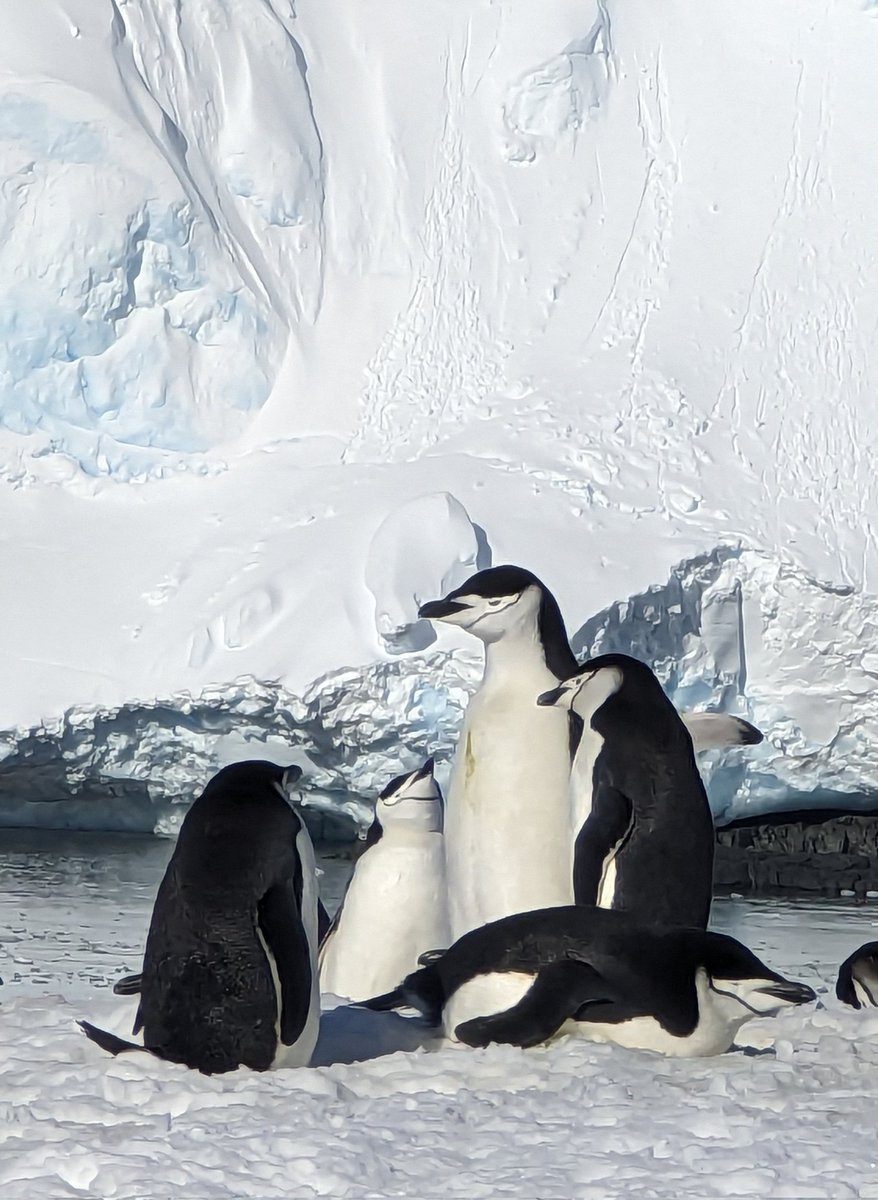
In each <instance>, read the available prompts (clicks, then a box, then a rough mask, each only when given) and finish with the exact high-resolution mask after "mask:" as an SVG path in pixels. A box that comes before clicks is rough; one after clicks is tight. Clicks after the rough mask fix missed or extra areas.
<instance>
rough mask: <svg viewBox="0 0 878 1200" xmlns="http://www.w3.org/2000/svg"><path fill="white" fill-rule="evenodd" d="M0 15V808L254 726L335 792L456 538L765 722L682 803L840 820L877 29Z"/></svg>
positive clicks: (380, 708) (465, 14)
mask: <svg viewBox="0 0 878 1200" xmlns="http://www.w3.org/2000/svg"><path fill="white" fill-rule="evenodd" d="M0 21H2V28H3V31H4V38H3V41H2V45H0V227H2V230H3V237H2V239H0V270H2V275H3V279H4V283H5V285H6V286H5V287H4V289H3V294H2V296H0V333H2V336H0V525H2V529H3V570H2V571H0V603H2V612H3V614H4V619H3V621H2V623H0V685H2V686H0V731H2V742H0V745H2V747H3V749H2V751H0V753H2V755H3V757H2V759H0V788H2V794H3V797H4V799H3V804H2V806H0V807H3V806H5V809H4V811H5V812H6V813H7V816H8V817H9V819H19V818H18V817H15V816H14V813H13V809H14V806H15V805H16V804H24V805H26V806H27V805H30V808H28V810H27V811H28V813H30V812H31V810H32V809H33V808H34V806H35V805H36V804H37V803H38V800H37V798H38V797H39V798H42V799H40V800H39V802H40V803H42V802H45V801H46V800H48V799H49V798H51V799H54V800H58V801H59V802H60V801H62V800H64V798H65V797H69V795H70V791H71V789H74V790H75V789H80V792H81V791H82V789H83V788H84V789H86V790H88V789H89V788H97V793H100V794H104V793H105V792H106V794H107V795H112V794H113V793H112V789H110V790H109V791H107V789H108V788H110V782H112V786H113V787H115V788H116V789H117V791H118V792H119V795H120V797H123V796H124V797H127V801H125V800H123V799H120V801H119V805H120V806H121V805H122V804H123V803H126V802H128V801H131V802H132V803H133V801H132V797H134V796H136V795H139V796H141V799H142V802H143V805H144V806H145V807H144V808H143V809H142V813H143V814H146V815H145V816H144V817H143V819H144V820H146V821H147V822H148V820H149V819H150V818H149V814H150V813H152V814H153V815H154V814H155V813H156V812H158V811H159V810H160V811H161V813H165V807H163V806H167V804H168V803H170V802H171V801H173V799H174V797H176V796H181V795H184V794H187V789H188V794H191V792H192V789H194V788H196V787H197V785H198V784H199V783H201V782H203V775H204V772H205V771H209V770H210V769H212V767H213V766H214V765H216V763H217V762H219V761H220V760H221V759H222V757H223V755H224V754H225V753H226V752H227V751H229V752H231V751H230V750H229V747H230V746H233V743H234V738H235V737H237V738H238V742H237V743H234V745H236V746H237V751H238V752H245V751H246V745H247V744H249V743H247V742H246V739H247V738H248V737H251V736H252V737H253V738H255V739H256V741H257V742H258V741H259V739H260V738H264V737H265V736H269V734H270V737H272V738H275V739H280V742H279V743H278V751H280V749H282V748H284V747H286V746H292V747H295V748H297V752H298V751H302V752H303V753H304V752H305V751H307V753H308V755H309V756H310V758H311V759H312V760H313V761H314V763H315V770H314V784H313V786H314V788H315V790H316V789H324V791H325V789H327V788H328V789H329V791H330V792H332V793H333V794H340V791H341V789H342V788H352V789H353V791H354V793H356V794H357V795H363V794H367V793H368V790H369V788H370V787H371V786H372V782H373V781H374V780H375V778H377V775H379V774H380V773H381V771H382V770H383V769H384V768H385V767H386V768H387V770H388V771H389V770H392V769H393V767H394V766H395V765H396V763H397V762H407V761H411V759H412V758H413V757H416V755H417V754H419V753H421V751H422V749H424V748H426V747H427V743H428V742H430V741H435V742H436V744H437V746H438V748H439V749H440V752H443V748H447V746H448V745H449V744H450V742H449V739H450V738H451V737H452V736H453V727H454V718H455V714H456V713H457V712H458V711H459V696H457V693H456V692H455V691H454V689H452V692H453V694H454V695H455V696H457V699H454V700H453V702H450V707H449V708H448V709H447V710H446V709H445V708H442V712H443V713H444V714H445V716H444V717H442V719H441V720H440V717H439V715H437V714H436V713H433V716H432V717H431V718H430V717H425V718H423V719H422V718H418V719H417V720H415V719H414V718H412V717H411V715H410V709H411V705H410V701H411V697H412V696H413V695H415V694H417V693H418V689H419V688H420V689H421V690H422V691H423V689H425V688H426V689H428V690H429V691H430V694H431V695H434V696H437V697H443V696H446V690H447V689H446V687H445V683H444V682H443V681H444V680H445V678H446V674H445V673H446V672H447V670H449V669H450V668H449V666H448V664H449V663H450V662H452V661H454V660H456V659H457V658H458V657H459V655H460V653H461V652H462V651H464V650H466V642H465V640H463V639H461V638H457V640H455V635H454V634H451V633H446V632H443V633H441V634H440V636H439V639H438V640H437V641H435V642H433V641H432V640H431V639H432V636H433V631H432V630H430V629H429V628H428V627H425V626H423V624H422V623H419V622H417V619H416V608H417V601H418V600H419V599H421V600H422V599H426V598H429V597H428V596H426V595H425V594H424V593H425V592H426V591H428V590H429V589H430V588H434V589H435V590H436V592H437V594H438V592H440V591H441V590H443V588H444V586H445V585H446V584H448V585H451V584H452V583H453V582H458V581H459V579H460V578H461V577H462V575H463V574H465V573H466V572H467V571H468V570H469V569H470V568H473V567H475V566H478V565H484V564H485V563H486V562H487V561H494V562H503V561H513V562H520V563H522V564H524V565H527V566H529V567H530V568H531V569H533V570H535V571H537V573H539V574H540V575H542V576H543V577H544V578H545V579H546V581H547V582H548V583H549V584H550V586H552V587H553V589H554V590H555V591H556V593H557V595H558V598H559V600H560V602H561V604H562V608H563V610H564V612H565V615H566V617H567V619H568V622H569V624H570V626H571V628H572V629H574V630H578V631H579V633H578V639H577V644H578V647H579V648H580V649H581V650H583V651H585V650H587V649H590V648H598V647H604V648H606V647H608V646H610V645H612V646H615V647H617V648H623V649H624V648H628V649H633V650H634V652H635V653H642V654H643V655H644V656H646V657H648V658H649V659H650V660H651V661H655V662H656V664H657V666H658V669H659V670H660V672H661V673H662V676H663V678H664V679H665V681H666V683H667V685H668V687H669V689H670V690H671V692H672V694H674V696H675V698H676V699H677V700H678V702H679V703H680V704H681V705H687V706H689V705H692V704H699V705H704V706H718V705H723V706H725V707H729V708H732V709H733V710H734V711H738V712H742V713H745V714H748V715H749V716H750V717H751V718H752V719H753V720H755V721H757V723H759V724H760V726H762V727H763V728H764V729H765V730H766V732H767V734H768V740H767V742H766V744H765V745H764V746H763V747H761V748H760V749H759V750H758V751H756V753H755V754H754V755H753V756H752V757H751V758H750V759H748V760H747V765H746V769H745V767H744V766H743V760H740V761H737V760H736V763H735V764H732V765H731V766H729V765H728V764H727V765H726V767H725V768H724V769H723V770H722V771H718V772H716V773H715V774H714V777H713V780H712V792H713V801H714V804H715V805H716V807H717V810H718V812H721V813H726V814H729V813H735V812H739V811H741V810H746V811H748V812H749V811H752V810H758V809H759V807H760V806H763V807H776V806H777V805H786V804H791V805H794V806H801V804H802V803H806V802H807V803H811V802H813V803H818V802H819V803H820V804H821V805H823V804H825V803H826V802H827V801H828V802H831V803H839V804H845V805H846V804H849V803H850V804H856V803H858V802H860V801H859V800H858V797H859V798H860V799H865V800H866V801H870V800H874V798H875V795H876V791H878V785H876V772H875V763H876V757H878V742H876V738H878V734H876V733H875V730H876V729H878V724H876V721H875V716H876V713H878V703H876V701H875V700H874V698H873V696H874V687H873V684H874V682H875V672H874V667H875V663H874V662H873V661H872V660H873V658H874V657H875V653H874V647H873V642H874V629H875V611H874V610H875V598H874V597H875V592H876V567H878V554H876V538H875V513H876V511H878V509H876V483H875V474H874V471H873V469H872V462H873V460H874V457H875V452H876V448H878V447H876V441H878V426H876V423H875V421H874V420H873V417H872V411H873V408H874V395H875V392H876V383H878V377H876V370H878V369H876V367H875V365H874V361H873V359H872V357H871V356H870V354H869V349H870V345H871V342H872V341H873V340H874V339H873V337H872V333H873V331H874V329H875V327H876V325H878V295H876V292H875V289H874V287H873V286H872V280H873V278H874V276H875V273H876V265H878V264H876V260H878V230H876V227H875V223H874V221H873V220H872V215H871V214H872V207H873V206H872V193H873V190H874V186H873V182H874V179H875V178H876V177H878V143H876V141H875V139H874V138H873V137H871V136H870V133H869V125H868V122H867V121H864V119H863V114H864V113H868V112H872V111H874V110H875V108H876V105H878V75H876V73H875V71H874V63H875V61H876V54H878V18H876V15H875V9H874V6H871V5H864V4H862V3H860V0H840V3H838V4H837V5H834V6H831V7H827V6H825V5H822V4H818V3H816V0H796V2H793V0H780V2H779V3H777V4H775V5H772V6H771V7H770V8H766V6H765V5H763V4H761V3H759V0H735V2H734V3H733V2H732V0H717V2H716V3H714V4H712V5H710V6H693V5H691V4H688V3H685V2H684V0H669V2H668V3H666V4H664V5H655V4H653V3H650V2H649V0H625V2H624V3H623V2H622V0H597V2H593V3H584V4H576V5H573V4H571V3H569V0H540V2H539V4H536V3H533V4H528V3H522V4H519V5H498V4H496V3H492V2H491V0H467V2H466V3H462V4H457V5H448V4H445V3H440V0H425V2H424V3H423V4H419V5H410V4H406V3H403V0H375V3H373V4H370V5H362V4H360V3H357V2H356V0H298V2H297V3H296V4H295V5H293V4H292V3H290V2H289V0H236V2H235V3H234V4H232V3H230V2H228V0H187V3H186V4H181V3H179V0H138V2H137V3H134V2H132V0H109V2H108V3H106V4H100V5H96V4H94V3H93V2H92V0H52V2H51V3H50V2H49V0H33V3H32V4H31V5H28V6H23V5H21V4H19V3H17V0H0ZM462 662H463V660H460V663H458V665H457V666H456V667H455V668H454V669H455V670H456V671H459V672H463V675H462V678H463V676H465V677H466V679H467V680H468V685H471V684H472V680H473V679H474V677H475V676H474V674H473V671H474V670H475V668H474V667H473V666H472V664H471V663H470V664H469V665H467V666H466V669H465V670H464V666H463V665H460V664H461V663H462ZM242 679H245V680H250V681H252V682H251V683H248V684H247V685H246V687H244V692H245V693H246V694H247V695H250V690H249V689H255V691H254V692H253V695H258V696H260V697H262V696H264V695H271V696H276V697H283V699H282V701H281V700H279V699H278V700H277V705H275V702H274V701H271V703H270V704H268V701H264V703H266V704H268V708H269V709H270V711H271V713H272V714H273V715H272V716H271V717H270V719H269V718H268V717H265V718H264V719H263V718H260V719H259V720H257V721H256V722H255V724H253V723H248V720H249V718H247V714H246V712H245V708H246V705H245V706H244V708H242V701H241V700H240V695H241V694H243V693H242V692H241V688H242V687H243V685H240V684H238V683H236V682H235V681H238V680H242ZM331 681H337V684H336V683H332V682H331ZM461 686H463V685H461ZM345 687H351V688H352V689H353V690H354V692H355V693H356V695H357V697H358V699H357V700H356V702H354V701H352V702H351V703H350V704H349V705H348V704H346V702H345V700H344V688H345ZM456 687H457V684H455V688H456ZM325 688H328V689H329V692H331V693H332V694H333V695H337V702H336V703H334V705H330V706H329V708H326V707H321V706H320V705H319V704H318V705H317V707H316V708H315V709H314V712H313V713H312V712H311V708H310V705H311V704H312V702H315V701H314V697H316V696H318V695H322V694H323V689H325ZM266 689H267V691H266ZM333 689H335V690H333ZM362 689H365V691H363V690H362ZM218 697H219V699H217V698H218ZM309 698H310V699H309ZM248 703H249V702H248ZM254 703H257V707H258V705H260V704H263V700H259V701H258V702H256V701H254ZM437 703H440V702H439V701H437ZM444 703H445V701H444V700H443V701H441V703H440V708H441V705H442V704H444ZM189 704H191V705H194V708H193V710H192V711H193V712H194V713H196V714H197V715H196V716H192V714H191V713H190V714H189V717H188V718H187V719H185V720H184V719H183V718H184V717H185V716H186V711H185V710H186V706H187V705H189ZM273 706H274V707H273ZM303 706H304V707H303ZM275 708H276V709H277V711H275ZM428 708H429V706H428ZM293 712H295V713H297V714H298V716H297V717H296V719H293V718H291V717H289V716H288V714H289V713H293ZM332 713H335V714H336V715H335V716H332V715H331V714H332ZM95 714H100V716H99V717H98V716H96V715H95ZM181 714H182V715H181ZM284 714H287V715H284ZM341 714H344V719H342V716H341ZM93 718H94V721H93ZM431 720H432V722H433V723H432V725H431V723H430V722H431ZM90 730H91V732H89V731H90ZM236 731H237V732H236ZM229 738H231V739H232V742H229V741H228V739H229ZM336 741H338V742H339V743H340V747H341V748H339V746H336V745H335V742H336ZM193 746H195V747H197V750H194V749H193ZM394 747H396V749H395V750H394V749H393V748H394ZM257 748H258V747H257ZM394 755H395V761H394V762H391V759H392V758H394ZM53 757H54V765H52V760H53ZM358 763H359V764H360V765H359V766H358V765H357V764H358ZM30 768H34V769H33V770H31V769H30ZM37 768H38V769H37ZM150 772H152V775H151V777H150V778H151V782H150V784H149V786H145V787H141V784H142V783H143V782H144V780H145V779H146V778H147V776H149V775H150ZM4 781H5V782H4ZM107 781H110V782H107ZM105 783H106V787H105ZM736 785H738V786H737V790H736ZM97 793H96V794H97ZM28 796H30V797H31V799H28ZM144 797H145V798H144ZM135 807H136V806H135ZM53 809H57V805H56V806H53ZM16 811H17V810H16ZM22 811H23V810H22ZM40 811H42V810H40ZM69 811H72V810H68V812H69ZM134 811H135V808H131V809H130V812H131V813H132V814H133V813H134ZM0 819H3V815H2V812H0ZM21 819H24V818H23V817H22V818H21ZM27 819H29V820H30V819H34V820H36V819H39V818H38V816H35V817H31V816H27ZM132 819H134V818H133V816H132ZM158 819H160V820H164V819H165V817H164V816H160V817H159V818H158ZM137 820H140V818H137Z"/></svg>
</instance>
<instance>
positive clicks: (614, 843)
mask: <svg viewBox="0 0 878 1200" xmlns="http://www.w3.org/2000/svg"><path fill="white" fill-rule="evenodd" d="M633 812H634V808H633V805H632V804H631V801H630V800H629V799H628V797H627V796H626V795H625V794H624V792H620V791H619V789H618V788H614V787H612V786H611V785H610V784H608V783H606V782H605V781H604V780H599V781H598V783H597V786H596V788H595V791H594V796H593V798H592V806H591V812H590V814H589V816H588V817H587V819H586V820H585V822H584V824H583V826H582V828H581V829H580V831H579V833H578V834H577V835H576V842H575V844H574V848H573V896H574V899H575V901H576V903H577V904H597V902H598V895H599V892H600V887H601V879H602V878H603V874H604V863H605V862H606V860H607V857H608V855H610V854H612V852H613V848H614V847H616V848H618V847H619V845H620V843H621V842H622V841H623V840H624V838H625V836H626V834H627V832H628V830H629V829H630V828H631V818H632V814H633Z"/></svg>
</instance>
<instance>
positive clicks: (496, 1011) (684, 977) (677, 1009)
mask: <svg viewBox="0 0 878 1200" xmlns="http://www.w3.org/2000/svg"><path fill="white" fill-rule="evenodd" d="M431 957H432V956H431ZM467 993H468V995H467ZM496 996H501V997H503V1000H502V1003H501V1005H500V1006H499V1007H497V1006H495V1005H494V1004H493V1003H491V999H492V998H493V997H496ZM814 999H815V995H814V992H813V991H812V989H811V988H809V987H808V986H806V985H805V984H801V983H793V982H791V981H790V980H787V979H784V978H783V976H781V975H778V974H777V973H776V972H775V971H772V970H770V968H768V967H766V966H765V964H764V963H762V962H760V960H759V959H758V958H757V957H756V955H755V954H753V953H752V951H750V950H748V949H747V947H746V946H743V945H741V943H740V942H738V941H736V940H735V939H734V938H731V937H728V936H727V935H726V934H722V933H708V932H706V931H704V930H700V929H657V928H654V927H649V926H644V925H639V924H638V923H637V922H635V921H634V920H633V919H632V918H631V917H630V916H629V915H628V914H627V913H623V912H611V911H608V910H605V909H599V908H586V907H582V906H579V905H570V906H567V907H561V908H548V909H543V910H540V911H537V912H525V913H515V914H514V915H512V916H509V917H504V918H503V919H502V920H500V921H494V922H492V923H491V924H490V925H486V926H483V927H482V928H481V929H475V930H472V931H471V932H470V933H467V934H465V935H464V937H462V938H460V939H459V941H457V942H455V944H454V945H453V946H452V947H451V948H450V949H449V950H447V951H446V952H445V953H444V954H443V955H440V956H438V957H436V958H434V959H433V960H432V961H430V962H429V963H428V965H426V966H424V967H422V968H421V970H419V971H415V972H414V973H413V974H411V975H409V976H408V977H407V978H406V979H405V980H404V981H403V982H402V983H401V984H400V985H399V987H397V988H395V989H394V990H393V991H391V992H389V993H387V994H385V995H383V996H377V997H375V998H373V999H372V1000H370V1001H368V1002H367V1004H366V1007H368V1008H370V1009H374V1010H377V1011H386V1010H389V1009H396V1008H403V1007H412V1008H416V1009H417V1010H418V1011H419V1012H420V1013H421V1014H422V1015H423V1016H424V1017H425V1018H426V1020H427V1021H428V1022H429V1023H430V1024H432V1025H439V1024H440V1023H441V1024H442V1025H443V1026H444V1029H445V1033H446V1036H449V1037H453V1038H455V1039H456V1040H457V1041H461V1042H465V1043H466V1044H467V1045H469V1046H486V1045H488V1044H489V1043H491V1042H501V1043H507V1044H510V1045H513V1046H525V1047H526V1046H535V1045H537V1044H538V1043H540V1042H545V1041H547V1040H549V1039H550V1038H552V1037H554V1036H555V1035H556V1034H559V1033H576V1034H577V1035H578V1036H580V1037H583V1038H587V1039H589V1040H591V1041H599V1042H614V1043H616V1044H617V1045H620V1046H626V1047H629V1048H631V1049H638V1050H653V1051H657V1052H659V1053H662V1054H667V1055H674V1056H678V1057H692V1056H696V1055H710V1054H721V1053H722V1052H723V1051H725V1050H728V1048H729V1047H730V1046H731V1044H732V1042H733V1040H734V1038H735V1035H736V1033H737V1032H738V1030H739V1029H740V1027H741V1026H742V1025H743V1024H744V1022H745V1021H749V1020H750V1019H751V1018H752V1017H764V1016H772V1015H774V1014H775V1013H777V1012H779V1011H780V1010H781V1009H783V1008H787V1007H790V1006H792V1005H797V1004H806V1003H808V1002H809V1001H811V1000H814ZM461 1010H462V1011H464V1012H472V1011H475V1012H477V1013H478V1016H477V1017H475V1018H474V1019H469V1020H467V1021H465V1022H463V1023H460V1022H459V1020H458V1019H457V1016H456V1014H457V1012H459V1011H461Z"/></svg>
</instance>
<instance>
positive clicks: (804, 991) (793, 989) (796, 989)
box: [759, 979, 817, 1004]
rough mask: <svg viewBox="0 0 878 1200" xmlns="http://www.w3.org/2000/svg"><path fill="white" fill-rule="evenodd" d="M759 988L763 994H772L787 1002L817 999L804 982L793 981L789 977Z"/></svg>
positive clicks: (806, 1001)
mask: <svg viewBox="0 0 878 1200" xmlns="http://www.w3.org/2000/svg"><path fill="white" fill-rule="evenodd" d="M759 990H760V992H762V994H763V995H765V996H772V997H773V998H774V999H776V1000H784V1001H785V1002H786V1003H787V1004H810V1003H811V1001H812V1000H816V999H817V995H816V993H815V992H814V990H813V988H809V987H808V985H807V984H806V983H793V982H792V981H791V980H789V979H782V980H781V981H780V982H779V983H770V984H768V986H767V987H763V988H760V989H759Z"/></svg>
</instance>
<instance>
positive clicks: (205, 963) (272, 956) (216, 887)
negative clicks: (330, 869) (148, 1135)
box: [80, 761, 320, 1075]
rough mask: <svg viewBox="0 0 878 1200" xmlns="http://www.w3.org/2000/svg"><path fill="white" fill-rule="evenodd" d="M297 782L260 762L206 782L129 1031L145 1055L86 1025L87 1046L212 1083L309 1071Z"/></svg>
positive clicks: (313, 958)
mask: <svg viewBox="0 0 878 1200" xmlns="http://www.w3.org/2000/svg"><path fill="white" fill-rule="evenodd" d="M300 775H301V770H300V768H299V767H289V768H286V769H285V768H284V767H281V766H277V765H275V764H274V763H270V762H263V761H255V762H241V763H235V764H233V765H231V766H228V767H225V768H223V770H221V771H220V772H219V773H218V774H217V775H215V776H214V778H213V779H211V781H210V782H209V783H208V785H207V787H206V788H205V789H204V791H203V792H202V794H201V795H200V796H199V797H198V799H197V800H196V801H195V802H194V804H193V805H192V807H191V808H190V809H189V812H188V813H187V814H186V817H185V818H184V820H183V824H182V826H181V828H180V833H179V836H178V839H177V845H176V848H175V850H174V853H173V855H172V856H171V860H170V862H169V863H168V866H167V869H166V871H165V875H164V878H163V879H162V882H161V884H160V885H159V889H158V894H157V896H156V901H155V906H154V908H153V913H152V920H151V922H150V927H149V934H148V936H147V941H146V951H145V954H144V960H143V973H142V985H141V999H140V1008H139V1009H138V1016H137V1022H136V1024H135V1029H134V1032H135V1033H137V1032H138V1030H139V1028H140V1027H142V1028H143V1046H139V1045H137V1044H136V1043H133V1042H126V1041H124V1040H123V1039H121V1038H118V1037H116V1036H115V1035H113V1034H110V1033H107V1032H105V1031H104V1030H100V1029H96V1028H95V1027H94V1026H93V1025H90V1024H89V1023H88V1022H85V1021H83V1022H80V1024H81V1026H82V1028H83V1030H84V1031H85V1033H86V1034H87V1035H88V1036H89V1038H91V1040H92V1041H94V1042H96V1043H97V1044H98V1045H99V1046H101V1047H102V1048H103V1049H105V1050H108V1051H109V1052H110V1053H112V1054H117V1053H120V1052H121V1051H126V1050H148V1051H150V1052H151V1053H153V1054H155V1055H157V1056H158V1057H159V1058H165V1059H169V1060H170V1061H171V1062H179V1063H184V1064H185V1065H186V1066H188V1067H192V1068H195V1069H197V1070H199V1071H202V1072H204V1073H205V1074H208V1075H209V1074H216V1073H219V1072H224V1071H232V1070H235V1069H236V1068H237V1067H242V1066H243V1067H250V1068H252V1069H253V1070H256V1071H264V1070H266V1069H267V1068H268V1067H270V1066H272V1065H279V1064H280V1063H281V1062H282V1063H283V1065H284V1066H305V1065H307V1063H308V1062H309V1061H310V1059H311V1055H312V1053H313V1050H314V1046H315V1044H316V1041H317V1033H318V1026H319V1020H320V996H319V990H318V979H317V880H316V867H315V862H314V851H313V848H312V846H311V839H310V837H309V835H308V831H307V829H306V828H305V824H304V821H303V820H302V819H301V817H300V816H299V814H298V813H297V812H296V811H295V809H294V808H293V807H292V804H291V802H290V800H289V797H288V795H287V789H288V788H289V787H290V786H291V785H292V784H293V783H295V781H296V780H297V779H298V778H299V776H300Z"/></svg>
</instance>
